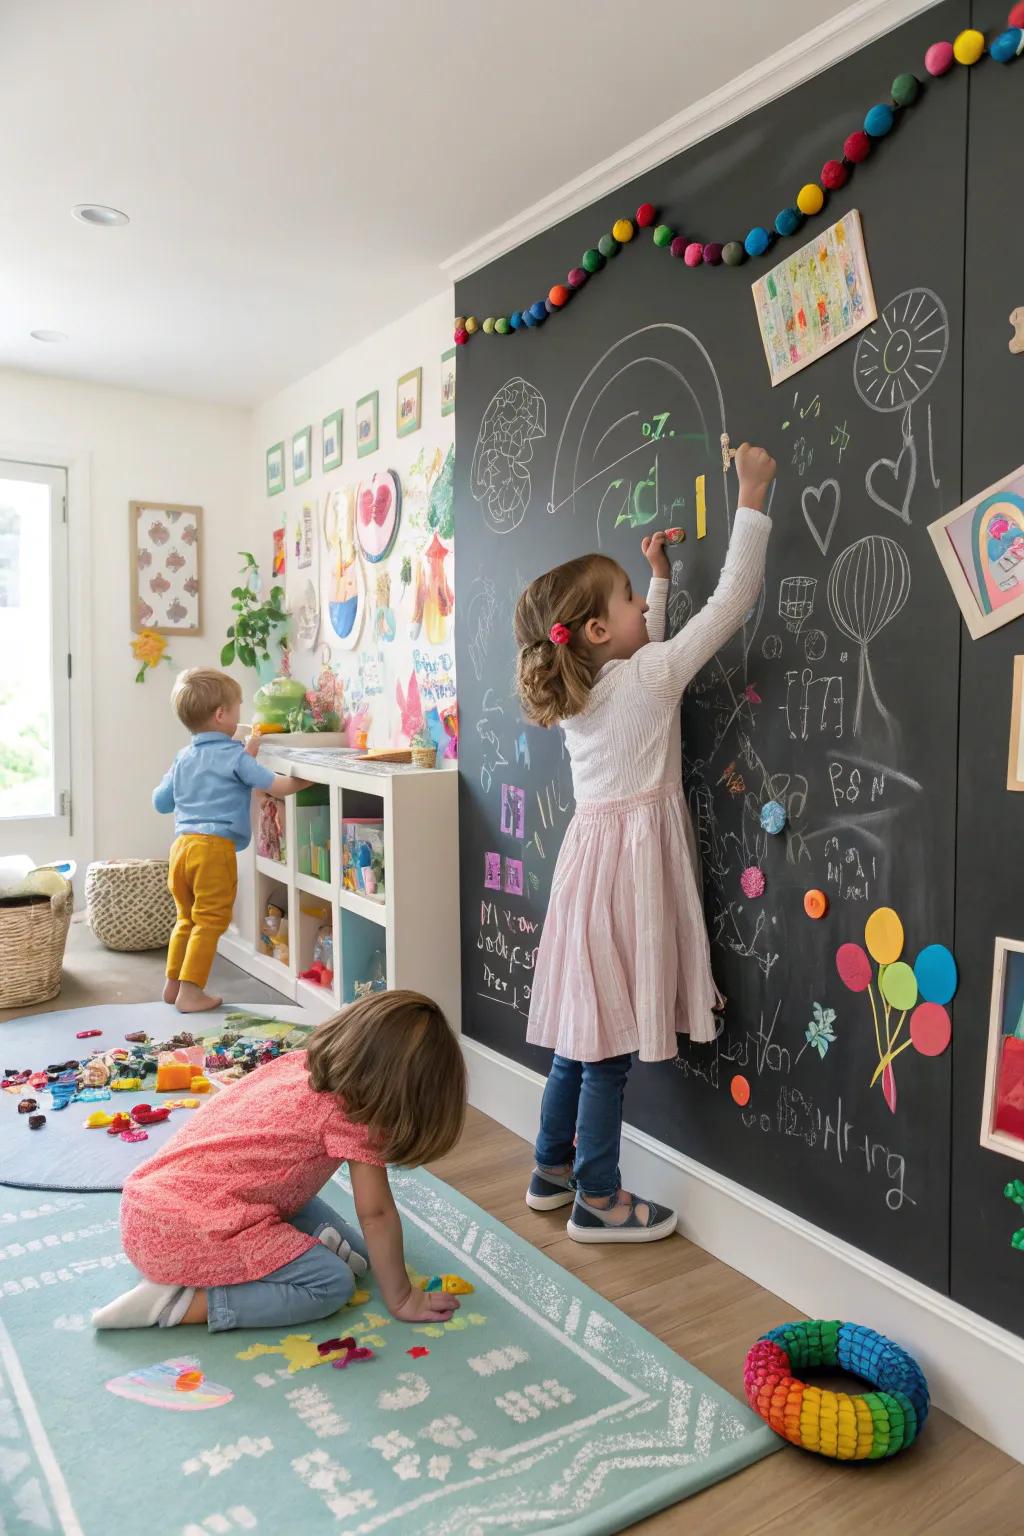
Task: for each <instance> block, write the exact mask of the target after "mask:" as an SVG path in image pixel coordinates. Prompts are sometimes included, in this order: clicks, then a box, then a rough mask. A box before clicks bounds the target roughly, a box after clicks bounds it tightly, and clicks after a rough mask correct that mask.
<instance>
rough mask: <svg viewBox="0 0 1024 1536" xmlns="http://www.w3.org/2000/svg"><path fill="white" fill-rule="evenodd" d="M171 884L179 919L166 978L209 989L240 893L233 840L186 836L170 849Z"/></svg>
mask: <svg viewBox="0 0 1024 1536" xmlns="http://www.w3.org/2000/svg"><path fill="white" fill-rule="evenodd" d="M167 884H168V887H169V888H170V892H171V895H172V896H173V897H174V904H175V906H176V907H177V909H178V921H177V922H176V923H175V925H174V932H173V933H172V934H171V942H170V943H169V944H168V946H167V974H168V976H169V977H170V978H171V980H172V981H190V982H191V983H192V984H193V986H196V987H205V986H206V983H207V981H208V980H209V977H210V969H211V967H212V965H213V957H214V955H215V954H216V953H217V940H218V939H219V938H220V936H221V934H222V933H225V932H226V931H227V928H228V924H229V923H230V922H231V912H232V908H233V907H234V905H235V892H236V891H237V889H238V861H237V859H236V857H235V845H234V843H233V842H232V841H231V839H230V838H228V837H207V836H205V835H204V834H202V833H200V832H186V833H184V834H183V835H182V836H181V837H178V838H175V840H174V843H173V844H172V846H171V870H170V874H169V875H168V877H167Z"/></svg>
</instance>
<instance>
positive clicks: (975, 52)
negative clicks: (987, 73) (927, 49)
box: [953, 27, 985, 64]
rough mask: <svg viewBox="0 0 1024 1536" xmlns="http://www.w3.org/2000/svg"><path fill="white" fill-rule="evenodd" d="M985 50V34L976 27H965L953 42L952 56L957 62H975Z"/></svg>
mask: <svg viewBox="0 0 1024 1536" xmlns="http://www.w3.org/2000/svg"><path fill="white" fill-rule="evenodd" d="M984 52H985V34H984V32H979V31H978V30H977V28H976V27H966V28H965V29H964V31H963V32H961V33H960V34H959V36H958V37H957V38H955V39H954V42H953V57H954V59H956V61H957V63H958V64H977V62H978V60H979V59H980V58H981V56H982V54H983V53H984Z"/></svg>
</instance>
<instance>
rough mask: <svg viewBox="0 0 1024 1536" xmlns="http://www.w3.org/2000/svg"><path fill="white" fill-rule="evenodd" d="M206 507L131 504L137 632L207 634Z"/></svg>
mask: <svg viewBox="0 0 1024 1536" xmlns="http://www.w3.org/2000/svg"><path fill="white" fill-rule="evenodd" d="M202 521H203V509H202V507H182V506H175V505H171V504H170V503H168V502H157V501H133V502H130V503H129V527H130V541H131V581H130V585H129V592H130V593H131V609H132V615H131V625H132V630H133V632H134V633H135V634H138V633H139V631H140V630H143V629H149V630H153V631H154V632H155V633H156V634H158V635H201V634H202V632H203V615H202V585H201V579H200V554H201V548H202V538H201V534H202Z"/></svg>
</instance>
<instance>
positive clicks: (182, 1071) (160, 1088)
mask: <svg viewBox="0 0 1024 1536" xmlns="http://www.w3.org/2000/svg"><path fill="white" fill-rule="evenodd" d="M194 1073H195V1068H194V1067H193V1066H192V1063H191V1062H189V1061H166V1062H161V1063H159V1065H158V1066H157V1069H156V1091H157V1093H180V1092H181V1090H182V1089H185V1090H189V1089H191V1087H192V1077H193V1075H194Z"/></svg>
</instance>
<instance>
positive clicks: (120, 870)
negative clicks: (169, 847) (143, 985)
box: [85, 859, 176, 952]
mask: <svg viewBox="0 0 1024 1536" xmlns="http://www.w3.org/2000/svg"><path fill="white" fill-rule="evenodd" d="M168 868H169V865H168V863H167V860H166V859H109V860H107V861H106V862H104V863H101V864H90V865H89V868H88V870H87V872H86V876H85V905H86V909H87V911H88V914H89V926H90V928H91V929H92V931H93V933H94V934H95V935H96V937H97V938H98V939H99V941H100V943H101V944H105V945H106V947H107V948H108V949H117V950H121V951H124V952H133V951H136V950H140V949H163V948H164V946H165V945H166V943H167V941H168V939H169V938H170V936H171V930H172V928H173V927H174V922H175V917H176V913H175V907H174V897H173V896H172V895H171V893H170V891H169V890H168V889H167V872H168Z"/></svg>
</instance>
